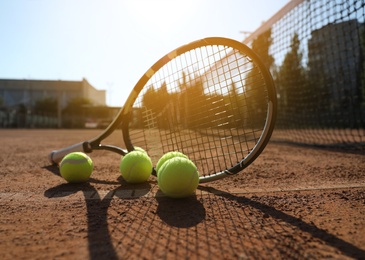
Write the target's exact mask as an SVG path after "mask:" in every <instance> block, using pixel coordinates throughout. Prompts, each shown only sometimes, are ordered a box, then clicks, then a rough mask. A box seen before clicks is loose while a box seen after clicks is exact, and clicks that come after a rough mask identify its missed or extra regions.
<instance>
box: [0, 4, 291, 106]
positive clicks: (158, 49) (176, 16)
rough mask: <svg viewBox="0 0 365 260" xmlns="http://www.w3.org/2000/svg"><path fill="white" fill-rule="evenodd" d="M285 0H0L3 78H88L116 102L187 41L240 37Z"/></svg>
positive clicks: (0, 71) (109, 102)
mask: <svg viewBox="0 0 365 260" xmlns="http://www.w3.org/2000/svg"><path fill="white" fill-rule="evenodd" d="M288 1H289V0H254V1H252V0H0V78H2V79H34V80H71V81H81V80H82V79H83V78H85V79H86V80H87V81H88V82H89V83H90V84H91V85H93V86H94V87H95V88H96V89H100V90H106V101H107V105H109V106H118V107H121V106H123V104H124V101H125V100H126V98H127V97H128V95H129V93H130V91H131V90H132V88H133V87H134V85H135V84H136V83H137V81H138V80H139V78H140V77H141V76H142V75H143V74H144V73H145V72H146V71H147V70H148V68H149V67H150V66H152V65H153V64H154V63H155V62H156V61H157V60H158V59H160V58H161V57H162V56H163V55H165V54H167V53H168V52H170V51H172V50H173V49H175V48H177V47H179V46H181V45H184V44H187V43H189V42H191V41H194V40H198V39H200V38H204V37H212V36H220V37H228V38H232V39H235V40H238V41H242V40H243V39H244V33H243V32H253V31H255V30H256V29H257V28H258V27H259V26H260V25H261V24H262V23H263V22H264V21H266V20H268V19H269V18H270V17H271V16H272V15H274V14H275V13H276V12H277V11H279V10H280V9H281V8H282V7H283V6H285V5H286V4H287V3H288Z"/></svg>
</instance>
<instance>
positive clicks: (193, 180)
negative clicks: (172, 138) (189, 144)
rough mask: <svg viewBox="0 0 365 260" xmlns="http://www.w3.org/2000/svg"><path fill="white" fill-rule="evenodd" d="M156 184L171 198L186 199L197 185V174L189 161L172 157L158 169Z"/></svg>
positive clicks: (193, 165) (196, 170)
mask: <svg viewBox="0 0 365 260" xmlns="http://www.w3.org/2000/svg"><path fill="white" fill-rule="evenodd" d="M157 183H158V186H159V187H160V190H161V191H162V192H163V193H164V194H165V195H167V196H169V197H171V198H184V197H188V196H190V195H192V194H193V193H194V192H195V190H196V188H197V187H198V185H199V172H198V169H197V168H196V166H195V164H194V163H193V162H192V161H190V160H189V159H187V158H184V157H174V158H172V159H169V160H167V161H166V162H165V163H164V164H163V165H162V166H161V168H160V169H159V174H158V176H157Z"/></svg>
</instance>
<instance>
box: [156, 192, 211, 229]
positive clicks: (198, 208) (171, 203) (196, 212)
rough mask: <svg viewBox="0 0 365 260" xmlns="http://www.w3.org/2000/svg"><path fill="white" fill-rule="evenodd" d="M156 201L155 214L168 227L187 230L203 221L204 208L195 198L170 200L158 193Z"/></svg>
mask: <svg viewBox="0 0 365 260" xmlns="http://www.w3.org/2000/svg"><path fill="white" fill-rule="evenodd" d="M156 200H157V202H158V206H157V211H156V213H157V215H158V216H159V217H160V219H161V220H162V221H164V222H165V223H166V224H167V225H169V226H174V227H177V228H189V227H193V226H196V225H198V224H199V223H200V222H202V221H203V220H204V219H205V216H206V211H205V208H204V206H203V204H202V203H201V202H200V201H199V200H198V199H197V197H196V196H191V197H188V198H182V199H172V198H169V197H166V196H163V194H162V192H161V191H158V192H157V194H156Z"/></svg>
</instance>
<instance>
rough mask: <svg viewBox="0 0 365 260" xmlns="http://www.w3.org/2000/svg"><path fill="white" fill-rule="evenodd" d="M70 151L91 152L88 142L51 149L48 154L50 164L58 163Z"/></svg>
mask: <svg viewBox="0 0 365 260" xmlns="http://www.w3.org/2000/svg"><path fill="white" fill-rule="evenodd" d="M72 152H91V149H90V146H89V143H88V142H82V143H78V144H74V145H71V146H69V147H66V148H63V149H60V150H57V151H52V152H51V153H50V154H48V160H49V161H50V162H51V163H52V164H58V163H60V162H61V161H62V159H63V157H65V156H66V155H67V154H69V153H72Z"/></svg>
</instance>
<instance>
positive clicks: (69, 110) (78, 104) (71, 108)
mask: <svg viewBox="0 0 365 260" xmlns="http://www.w3.org/2000/svg"><path fill="white" fill-rule="evenodd" d="M90 105H92V103H91V101H90V100H89V99H87V98H83V97H76V98H74V99H71V100H70V101H69V102H68V104H67V106H66V107H65V108H64V109H63V113H64V114H72V115H82V114H83V113H84V108H85V107H88V106H90Z"/></svg>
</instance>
